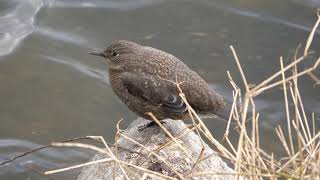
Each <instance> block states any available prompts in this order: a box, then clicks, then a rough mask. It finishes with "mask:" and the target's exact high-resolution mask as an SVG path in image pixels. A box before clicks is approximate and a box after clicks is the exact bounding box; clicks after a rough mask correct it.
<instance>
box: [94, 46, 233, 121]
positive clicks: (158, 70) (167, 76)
mask: <svg viewBox="0 0 320 180" xmlns="http://www.w3.org/2000/svg"><path fill="white" fill-rule="evenodd" d="M89 54H92V55H96V56H101V57H103V58H105V59H107V60H108V64H109V75H110V82H111V85H112V88H113V91H114V92H115V93H116V94H117V95H118V97H119V98H120V99H121V100H122V101H123V102H124V103H125V104H126V105H127V106H128V107H129V108H130V109H131V110H132V111H133V112H135V113H136V114H137V115H139V116H141V117H143V118H146V119H149V120H152V118H151V117H150V116H149V115H147V114H146V113H148V112H152V113H153V114H154V116H155V117H156V118H157V119H158V120H162V119H165V118H170V119H189V113H188V109H187V106H186V104H185V103H184V102H183V100H182V99H181V98H180V96H179V93H180V91H179V90H178V88H177V85H176V83H175V82H177V83H180V88H181V90H182V92H183V93H184V94H185V97H186V99H187V101H188V103H189V104H190V105H191V107H192V108H193V109H194V110H195V111H196V112H197V113H199V114H203V115H212V114H214V115H217V116H219V117H221V118H222V119H225V120H227V119H228V117H229V113H230V105H229V103H228V105H227V104H226V103H225V101H224V99H223V98H222V96H220V95H219V94H217V93H216V92H214V91H212V90H210V89H209V87H208V84H207V83H206V82H205V81H204V80H203V79H202V78H201V77H200V76H199V75H198V74H197V73H196V72H194V71H192V70H191V69H190V68H189V67H188V66H187V65H185V64H184V63H183V62H182V61H180V60H179V59H178V58H176V57H174V56H173V55H171V54H168V53H166V52H164V51H161V50H159V49H156V48H152V47H148V46H141V45H139V44H137V43H134V42H130V41H126V40H119V41H115V42H113V43H112V44H111V45H110V46H109V47H108V48H107V49H106V50H105V51H101V52H90V53H89Z"/></svg>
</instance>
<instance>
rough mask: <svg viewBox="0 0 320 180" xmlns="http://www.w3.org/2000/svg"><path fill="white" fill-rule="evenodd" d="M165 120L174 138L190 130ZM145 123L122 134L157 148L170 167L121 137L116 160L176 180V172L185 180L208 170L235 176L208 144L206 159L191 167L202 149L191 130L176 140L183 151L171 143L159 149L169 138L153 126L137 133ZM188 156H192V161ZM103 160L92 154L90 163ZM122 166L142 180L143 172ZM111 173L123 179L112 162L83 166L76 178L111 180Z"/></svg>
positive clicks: (221, 178) (223, 179)
mask: <svg viewBox="0 0 320 180" xmlns="http://www.w3.org/2000/svg"><path fill="white" fill-rule="evenodd" d="M164 121H165V123H164V124H163V125H164V126H165V127H166V128H167V130H168V131H169V132H170V133H171V134H172V135H173V136H177V135H178V134H180V133H181V132H182V131H183V132H186V131H188V130H189V129H188V128H187V125H186V124H184V122H182V121H179V120H175V121H173V120H164ZM148 122H149V121H147V120H145V119H142V118H138V119H137V120H135V121H133V122H132V123H131V124H130V126H129V127H128V128H127V129H126V130H125V131H124V134H125V135H126V136H128V137H130V138H132V139H134V140H135V141H137V142H139V143H140V144H142V145H143V146H145V147H147V148H148V149H150V150H155V149H157V150H156V151H154V152H155V153H156V154H158V155H159V156H160V157H161V158H163V159H165V161H166V162H167V163H168V164H169V166H170V167H169V166H168V165H167V164H166V163H164V162H163V161H162V160H160V159H159V158H158V157H156V156H154V155H151V154H150V151H148V150H146V149H145V148H142V147H140V146H139V145H137V144H136V143H133V142H131V141H130V140H127V139H125V138H123V137H121V138H120V139H119V142H118V144H119V147H123V148H125V149H127V150H124V149H121V148H119V150H118V157H119V159H120V160H122V161H125V162H128V163H130V164H134V165H136V166H140V167H143V168H145V169H148V170H152V171H155V172H158V173H160V174H163V175H167V176H171V177H175V178H177V179H179V177H178V176H177V174H176V173H175V172H178V173H179V174H180V175H181V176H183V178H184V179H187V177H188V175H190V174H193V173H199V172H209V171H210V172H224V173H231V174H232V173H234V171H233V170H232V169H231V168H229V167H228V166H227V164H226V163H225V162H223V160H222V159H221V158H220V157H219V156H218V155H216V153H215V152H214V151H213V150H212V149H211V148H210V147H209V146H208V145H207V144H205V150H204V152H203V157H208V158H206V159H205V160H203V161H201V162H199V163H197V165H196V166H194V162H195V161H196V160H197V158H198V156H199V154H200V152H201V150H202V144H201V142H200V139H199V137H198V136H197V135H196V133H194V132H193V131H191V132H189V133H188V134H186V135H184V136H183V137H181V138H180V139H178V142H179V144H180V145H181V146H183V147H184V150H181V148H180V147H179V146H178V145H177V144H176V143H170V144H169V145H167V146H165V147H163V148H159V147H161V146H162V145H164V144H165V143H166V142H168V141H170V137H168V136H167V135H166V134H165V132H164V131H163V130H162V129H161V128H160V127H158V126H152V127H148V128H146V129H144V130H142V131H138V128H139V126H143V125H145V124H147V123H148ZM113 150H114V148H113ZM185 152H187V153H188V154H189V155H186V154H185ZM190 157H192V159H193V160H192V159H191V158H190ZM103 158H108V156H107V155H105V154H100V153H98V154H96V155H95V157H94V158H93V160H98V159H103ZM193 166H194V167H193ZM123 167H124V168H125V170H126V173H127V174H128V176H129V178H130V179H141V177H143V175H144V174H145V171H141V170H138V169H136V168H134V167H129V166H125V165H123ZM174 171H175V172H174ZM114 173H115V176H116V179H125V176H124V174H123V173H122V171H121V170H120V168H119V167H118V166H117V165H116V166H114V163H113V162H108V163H99V164H95V165H91V166H88V167H85V168H84V169H83V170H82V172H81V174H80V175H79V176H78V180H91V179H94V180H109V179H112V178H113V174H114ZM149 174H150V173H149ZM181 176H180V177H181ZM145 177H146V179H161V177H160V176H157V175H154V176H149V175H148V176H145ZM163 179H164V178H163ZM191 179H194V180H200V179H201V180H205V179H215V180H229V179H235V177H234V176H232V175H203V176H193V177H192V178H191Z"/></svg>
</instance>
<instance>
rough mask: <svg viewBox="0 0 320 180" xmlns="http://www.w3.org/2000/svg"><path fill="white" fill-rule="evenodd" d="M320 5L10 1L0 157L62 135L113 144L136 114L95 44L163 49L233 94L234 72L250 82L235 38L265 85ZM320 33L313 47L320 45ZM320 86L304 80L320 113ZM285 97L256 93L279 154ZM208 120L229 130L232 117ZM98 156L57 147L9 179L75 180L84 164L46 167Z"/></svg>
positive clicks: (3, 22)
mask: <svg viewBox="0 0 320 180" xmlns="http://www.w3.org/2000/svg"><path fill="white" fill-rule="evenodd" d="M319 6H320V1H319V0H304V1H298V0H282V1H262V0H248V1H236V0H229V1H224V0H198V1H191V0H188V1H187V0H186V1H181V0H180V1H169V0H91V1H85V0H1V1H0V83H1V85H0V100H1V103H0V122H1V126H0V162H2V161H4V160H7V159H9V158H11V157H14V156H15V155H18V154H20V153H22V152H25V151H28V150H31V149H34V148H36V147H39V146H41V145H44V144H48V143H50V142H52V141H55V140H64V139H68V138H71V137H77V136H84V135H102V136H104V137H106V139H108V140H109V141H112V139H113V135H114V132H115V124H116V123H117V122H118V120H120V119H122V118H123V119H124V120H125V121H124V122H123V123H122V126H123V127H125V126H126V125H127V124H129V123H130V120H132V119H134V118H135V117H136V116H135V115H134V114H133V113H131V112H130V111H128V109H127V108H126V107H125V106H124V105H123V104H122V103H121V102H120V101H119V100H118V99H117V98H116V96H115V95H114V93H113V92H112V90H111V88H110V85H109V80H108V72H107V66H106V65H105V62H104V61H103V60H102V59H97V58H95V57H92V56H90V55H88V54H87V52H88V51H90V50H92V49H96V48H104V47H106V46H107V45H108V44H109V43H110V42H111V41H113V40H116V39H127V40H132V41H136V42H138V43H141V44H145V45H148V46H153V47H157V48H159V49H163V50H165V51H167V52H170V53H172V54H174V55H176V56H177V57H179V58H181V59H183V61H185V63H186V64H188V65H189V66H190V67H191V68H192V69H194V70H196V71H197V72H198V73H199V74H200V75H201V76H202V77H204V78H205V79H206V80H207V81H208V82H209V83H210V85H211V86H212V88H213V89H215V90H216V91H218V92H220V93H221V94H223V95H225V96H226V97H228V98H231V94H232V93H231V91H232V89H231V87H230V85H229V83H228V79H227V73H226V71H227V70H229V71H230V72H231V75H232V76H233V78H234V80H235V81H236V82H237V83H238V84H239V85H241V84H242V81H241V78H240V76H239V73H238V70H237V67H236V63H235V61H234V59H233V57H232V55H231V51H230V50H229V45H233V46H234V47H235V48H236V50H237V52H238V55H239V57H240V61H241V63H242V66H243V69H244V71H245V74H246V75H247V77H248V81H249V82H250V83H252V84H256V83H259V82H261V81H262V80H264V79H265V78H267V77H268V76H269V75H270V74H272V73H274V72H276V71H277V70H278V69H279V57H280V56H283V57H284V60H285V62H286V63H289V62H290V59H291V58H292V55H293V52H294V50H295V48H296V47H297V45H298V44H299V43H303V42H305V40H306V38H307V36H308V32H309V31H310V30H311V28H312V26H313V24H314V22H315V20H316V16H315V9H316V8H317V7H319ZM319 35H320V32H319V31H317V32H316V36H317V38H316V39H315V41H314V44H313V46H312V49H314V50H316V51H318V52H319V49H320V43H319V37H320V36H319ZM317 55H319V53H318V54H315V55H314V56H315V57H316V56H317ZM311 63H312V62H311V60H310V61H307V62H306V63H304V64H302V65H300V67H299V68H301V69H303V68H305V67H307V66H308V65H310V64H311ZM312 84H313V82H312V81H311V79H310V78H308V77H304V78H302V80H301V81H300V86H301V95H302V97H303V98H304V104H305V106H306V109H307V112H312V111H315V112H317V113H320V93H319V86H318V87H315V88H314V87H312ZM242 88H243V87H242ZM282 99H283V96H282V90H281V89H280V88H274V89H272V90H271V91H269V92H267V93H266V94H264V95H262V96H259V97H258V98H257V99H256V102H257V109H258V111H259V112H260V113H261V117H260V122H261V128H262V130H261V133H263V136H262V137H261V138H262V139H261V142H268V143H263V144H262V145H263V146H264V148H266V150H268V152H275V153H276V154H281V145H280V143H279V141H278V140H277V137H276V134H275V131H274V128H275V127H276V125H278V124H285V116H284V114H283V110H284V105H283V102H282ZM206 123H207V125H208V127H209V128H210V129H211V130H212V132H213V134H214V135H215V136H217V137H218V138H221V137H222V136H223V133H224V129H225V127H226V123H225V122H222V121H214V120H210V119H208V120H206ZM317 123H319V120H317ZM235 139H236V138H235ZM92 154H93V152H91V151H86V150H82V149H70V148H50V149H47V150H43V151H40V152H38V153H34V154H32V155H29V156H26V157H24V158H22V159H20V160H18V161H15V162H14V163H11V164H10V165H8V166H4V167H0V179H72V178H75V177H76V175H77V173H79V171H70V172H65V173H61V174H58V175H55V176H43V175H40V174H39V172H43V171H45V170H51V169H56V168H62V167H66V166H68V165H71V164H77V163H81V162H85V161H86V160H88V159H89V158H90V157H91V156H92Z"/></svg>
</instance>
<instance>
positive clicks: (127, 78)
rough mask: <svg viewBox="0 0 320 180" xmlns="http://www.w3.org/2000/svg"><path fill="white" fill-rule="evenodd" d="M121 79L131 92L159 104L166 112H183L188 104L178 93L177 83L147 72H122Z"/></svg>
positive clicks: (156, 104) (142, 98)
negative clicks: (146, 73)
mask: <svg viewBox="0 0 320 180" xmlns="http://www.w3.org/2000/svg"><path fill="white" fill-rule="evenodd" d="M120 77H121V80H122V83H123V85H124V86H125V87H126V88H127V90H128V92H129V94H131V95H133V96H135V97H137V98H140V99H141V100H144V101H147V102H149V103H150V104H152V105H154V106H158V107H159V108H161V110H162V111H163V112H165V113H171V114H172V113H173V114H178V115H180V114H183V113H185V112H186V111H187V106H186V104H185V103H184V102H183V100H182V99H181V98H180V97H179V96H178V94H177V93H176V87H175V84H173V83H171V82H167V81H165V80H162V79H160V78H159V77H156V76H152V75H145V74H136V73H135V74H133V73H128V72H126V73H122V74H121V76H120Z"/></svg>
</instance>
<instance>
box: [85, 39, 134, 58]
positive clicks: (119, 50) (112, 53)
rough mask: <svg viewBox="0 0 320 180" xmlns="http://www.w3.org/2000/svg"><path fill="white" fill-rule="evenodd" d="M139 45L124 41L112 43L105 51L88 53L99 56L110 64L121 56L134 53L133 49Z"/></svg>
mask: <svg viewBox="0 0 320 180" xmlns="http://www.w3.org/2000/svg"><path fill="white" fill-rule="evenodd" d="M138 46H139V45H138V44H136V43H134V42H131V41H126V40H118V41H114V42H113V43H112V44H111V45H110V46H109V47H107V49H106V50H103V51H93V52H89V54H91V55H95V56H100V57H103V58H105V59H108V60H110V62H111V63H112V62H116V61H117V60H119V59H120V57H121V56H123V55H126V54H131V53H134V51H135V49H136V48H137V47H138Z"/></svg>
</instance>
